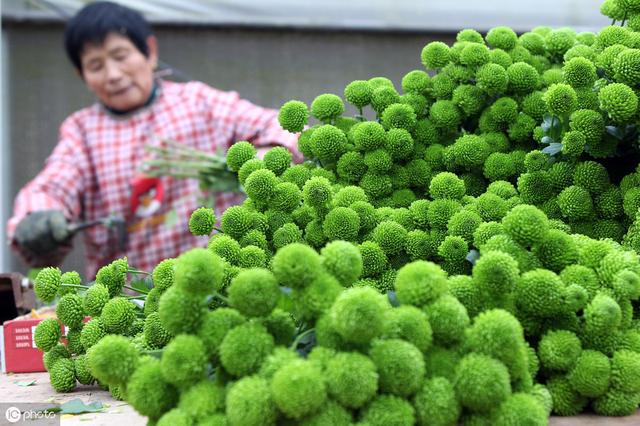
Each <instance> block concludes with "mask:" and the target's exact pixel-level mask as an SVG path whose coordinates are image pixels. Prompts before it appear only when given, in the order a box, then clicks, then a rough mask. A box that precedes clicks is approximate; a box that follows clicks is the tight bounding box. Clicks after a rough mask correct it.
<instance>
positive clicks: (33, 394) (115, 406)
mask: <svg viewBox="0 0 640 426" xmlns="http://www.w3.org/2000/svg"><path fill="white" fill-rule="evenodd" d="M31 380H36V383H35V385H32V386H18V385H17V384H16V383H15V382H23V381H27V382H28V381H31ZM74 398H80V399H81V400H82V401H83V402H85V403H89V402H92V401H100V402H102V403H103V404H106V405H108V407H106V408H105V409H104V411H103V412H99V413H87V414H79V415H76V416H72V415H65V416H62V418H61V423H62V424H63V425H65V426H67V425H78V426H87V425H99V426H102V425H104V426H111V425H114V424H117V425H126V426H145V425H146V424H147V419H146V417H142V416H141V415H139V414H138V413H137V412H136V411H135V410H134V409H133V408H132V407H131V406H130V405H129V404H127V403H125V402H123V401H116V400H115V399H113V398H112V397H111V394H109V392H107V391H103V390H101V389H100V388H99V387H97V386H84V385H79V386H78V387H77V388H76V390H75V391H73V392H71V393H56V392H55V391H54V390H53V388H52V387H51V385H50V384H49V374H48V373H27V374H9V375H7V374H0V402H55V403H63V402H66V401H69V400H72V399H74ZM0 419H1V420H4V413H0ZM0 424H2V422H1V421H0ZM36 424H37V423H36ZM549 425H551V426H640V410H638V411H637V412H636V414H635V415H633V416H628V417H601V416H596V415H588V414H585V415H580V416H574V417H557V416H553V417H551V419H550V421H549Z"/></svg>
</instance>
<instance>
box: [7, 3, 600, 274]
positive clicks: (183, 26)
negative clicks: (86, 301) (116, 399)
mask: <svg viewBox="0 0 640 426" xmlns="http://www.w3.org/2000/svg"><path fill="white" fill-rule="evenodd" d="M1 3H2V43H1V46H2V53H1V59H0V60H1V67H0V70H1V87H0V99H1V102H2V103H1V107H0V108H1V117H0V120H1V122H0V200H1V203H0V207H1V208H0V223H1V224H2V226H0V240H1V241H2V242H3V244H1V245H0V272H10V271H16V272H23V273H24V272H26V271H27V270H28V269H29V268H28V267H27V266H26V265H25V264H24V263H22V262H21V261H20V260H19V259H18V258H17V257H16V256H15V255H14V254H13V253H12V252H10V250H9V248H8V247H7V245H6V244H5V243H4V241H5V240H6V237H5V224H6V221H7V220H8V218H9V217H10V215H11V211H12V208H13V199H14V197H15V195H16V194H17V192H18V190H19V189H20V188H21V187H22V186H23V185H24V184H25V183H27V182H28V181H29V180H30V179H32V178H33V177H34V176H35V175H36V174H37V173H38V172H39V171H40V170H41V168H42V166H43V164H44V160H45V159H46V158H47V156H48V155H49V154H50V153H51V151H52V149H53V147H54V146H55V144H56V142H57V134H58V127H59V125H60V123H61V122H62V121H63V120H64V119H65V118H66V117H67V116H68V115H69V114H71V113H72V112H74V111H76V110H78V109H80V108H83V107H85V106H88V105H90V104H91V103H93V102H94V99H93V97H92V96H91V94H90V93H89V92H88V90H87V89H86V88H85V86H84V84H83V83H82V81H81V80H80V78H78V76H77V75H76V73H75V71H74V69H73V67H72V66H71V64H70V62H69V61H68V59H67V57H66V55H65V53H64V50H63V46H62V38H63V31H64V23H65V20H66V19H67V18H68V17H69V16H72V15H73V14H74V13H75V11H76V10H78V9H79V8H81V7H82V6H83V5H84V4H85V3H87V1H81V0H46V1H40V0H29V1H27V0H3V1H2V2H1ZM120 3H123V4H125V5H127V6H129V7H132V8H134V9H137V10H138V11H140V12H142V13H143V14H144V15H145V17H146V18H147V19H148V20H149V21H150V22H151V24H152V25H153V27H154V30H155V34H156V36H157V37H158V42H159V49H160V59H161V61H162V64H161V65H162V67H163V68H164V70H163V71H162V72H165V73H168V74H169V73H170V74H171V76H170V77H169V78H171V79H175V80H180V81H185V80H200V81H203V82H205V83H207V84H209V85H211V86H214V87H216V88H218V89H221V90H235V91H237V92H239V93H240V95H241V96H242V97H243V98H246V99H248V100H250V101H252V102H254V103H256V104H258V105H262V106H266V107H272V108H279V107H280V106H281V105H282V104H283V103H284V102H286V101H287V100H290V99H298V100H301V101H304V102H307V103H310V102H311V101H312V100H313V99H314V98H315V96H317V95H319V94H321V93H327V92H328V93H335V94H338V95H340V96H342V92H343V89H344V87H345V85H347V84H348V83H349V82H351V81H353V80H356V79H368V78H371V77H375V76H385V77H388V78H390V79H391V80H392V81H393V82H394V83H396V84H397V85H398V86H399V83H400V80H401V78H402V76H403V75H404V74H406V73H407V72H409V71H411V70H413V69H422V65H421V62H420V52H421V50H422V47H423V46H424V45H425V44H427V43H428V42H430V41H433V40H441V41H444V42H446V43H447V44H451V43H452V42H453V41H454V40H455V35H456V33H457V32H458V31H460V30H461V29H464V28H474V29H476V30H478V31H480V32H482V33H483V34H484V33H485V32H486V31H487V30H488V29H490V28H492V27H494V26H498V25H507V26H510V27H512V28H513V29H514V30H515V31H516V32H518V33H521V32H525V31H528V30H530V29H532V28H533V27H535V26H538V25H547V26H550V27H554V28H558V27H564V26H570V27H572V28H574V29H576V30H577V31H597V30H598V28H600V27H602V26H604V25H607V24H608V23H609V22H608V20H607V18H605V17H604V16H602V15H600V13H599V8H600V4H601V2H600V1H593V0H536V1H528V0H521V1H513V0H484V1H477V0H457V1H451V0H422V1H411V0H323V1H300V0H298V1H291V0H289V1H287V0H180V1H177V0H155V1H145V0H140V1H120ZM81 240H82V236H81V235H78V236H76V238H75V241H74V250H73V252H72V253H71V254H70V255H69V256H68V257H67V259H66V261H65V263H64V264H63V265H62V269H63V270H77V271H78V272H80V273H81V274H82V273H83V271H84V265H83V263H84V262H83V259H84V254H83V247H82V241H81ZM84 278H85V279H90V278H92V277H84Z"/></svg>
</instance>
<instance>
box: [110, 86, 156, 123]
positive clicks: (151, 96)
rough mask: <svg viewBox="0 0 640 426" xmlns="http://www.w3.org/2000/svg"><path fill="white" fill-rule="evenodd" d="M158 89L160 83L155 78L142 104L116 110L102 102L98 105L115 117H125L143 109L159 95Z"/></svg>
mask: <svg viewBox="0 0 640 426" xmlns="http://www.w3.org/2000/svg"><path fill="white" fill-rule="evenodd" d="M159 91H160V85H159V84H158V81H157V80H154V81H153V88H152V89H151V94H149V97H148V98H147V100H146V101H145V103H144V104H142V105H141V106H139V107H136V108H133V109H129V110H124V111H123V110H118V109H114V108H110V107H108V106H106V105H105V104H103V103H100V105H101V106H102V108H104V109H105V110H106V111H107V112H108V113H109V114H112V115H113V116H115V117H118V118H125V117H129V116H131V115H133V114H135V113H136V112H138V111H140V110H143V109H145V108H147V107H148V106H149V105H151V104H152V103H153V102H154V101H155V100H156V99H157V98H158V95H159V93H158V92H159Z"/></svg>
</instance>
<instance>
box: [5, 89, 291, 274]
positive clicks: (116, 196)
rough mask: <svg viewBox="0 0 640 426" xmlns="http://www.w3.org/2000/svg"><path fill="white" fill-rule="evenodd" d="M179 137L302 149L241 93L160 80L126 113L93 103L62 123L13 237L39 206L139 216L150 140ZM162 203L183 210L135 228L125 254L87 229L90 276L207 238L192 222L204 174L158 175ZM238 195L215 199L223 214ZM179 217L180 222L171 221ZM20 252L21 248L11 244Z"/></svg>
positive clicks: (101, 232)
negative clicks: (134, 209) (145, 101)
mask: <svg viewBox="0 0 640 426" xmlns="http://www.w3.org/2000/svg"><path fill="white" fill-rule="evenodd" d="M162 139H172V140H174V141H178V142H181V143H184V144H185V145H187V146H189V147H193V148H195V149H198V150H202V151H208V152H216V151H217V150H218V149H220V148H222V149H224V150H225V151H226V149H227V148H228V147H229V146H230V145H231V144H233V143H234V142H236V141H239V140H248V141H250V142H252V143H253V144H254V145H255V146H257V147H261V146H269V145H283V146H285V147H287V148H289V150H291V151H292V152H293V153H294V158H295V159H296V160H299V159H300V158H301V157H300V154H298V152H297V148H296V142H297V135H294V134H291V133H288V132H286V131H284V130H283V129H282V128H281V127H280V125H279V123H278V120H277V111H275V110H272V109H266V108H262V107H259V106H256V105H254V104H252V103H250V102H248V101H246V100H243V99H240V97H239V96H238V94H237V93H236V92H223V91H219V90H216V89H214V88H212V87H210V86H207V85H206V84H204V83H200V82H190V83H174V82H168V81H159V87H158V93H157V96H156V99H155V100H154V101H153V103H152V104H151V105H149V106H148V107H145V108H143V109H141V110H140V111H137V112H136V113H134V114H133V115H128V116H125V117H118V116H115V115H113V114H111V113H109V112H108V111H106V110H105V108H104V107H102V106H101V105H100V104H94V105H93V106H90V107H88V108H85V109H82V110H80V111H78V112H76V113H74V114H72V115H71V116H70V117H68V118H67V119H66V120H65V121H64V123H63V124H62V126H61V128H60V140H59V142H58V144H57V146H56V147H55V149H54V150H53V153H52V154H51V156H50V157H49V158H48V159H47V161H46V164H45V168H44V170H42V171H41V172H40V173H39V174H38V175H37V176H36V177H35V178H34V179H33V180H32V181H30V182H29V183H28V184H27V185H26V186H25V187H24V188H23V189H22V190H21V191H20V192H19V194H18V196H17V197H16V200H15V204H14V211H13V217H12V218H11V219H10V220H9V222H8V224H7V231H8V232H7V234H8V237H9V240H10V242H11V241H12V240H13V235H14V232H15V229H16V226H17V224H18V223H19V222H20V220H21V219H22V218H24V217H25V216H26V215H27V214H28V213H30V212H32V211H36V210H45V209H59V210H62V211H63V212H64V213H65V215H66V217H67V219H68V220H69V221H71V222H76V221H92V220H97V219H101V218H104V217H107V216H110V215H116V216H121V217H123V218H126V219H127V225H131V224H132V223H133V222H136V218H135V217H132V215H131V212H130V204H131V203H130V201H131V200H130V198H131V182H132V180H133V179H135V178H136V176H138V175H139V174H140V170H141V165H142V162H143V160H145V159H147V158H149V154H148V153H147V152H146V151H145V149H144V147H145V145H147V144H151V145H160V144H161V142H162ZM160 180H161V182H162V184H163V186H164V200H163V202H162V205H161V207H160V210H159V211H158V213H159V214H163V213H164V214H167V213H169V212H171V211H175V213H177V216H174V217H177V220H175V221H170V220H166V221H160V222H159V223H153V224H151V225H150V226H145V227H141V228H137V229H135V230H134V231H130V232H129V234H128V240H129V241H128V248H127V250H126V252H120V251H118V245H117V242H116V240H115V236H114V235H113V234H114V233H113V232H111V233H110V232H109V231H108V229H106V228H105V227H103V226H95V227H92V228H89V229H87V230H85V231H84V236H85V239H84V241H85V247H86V256H87V265H86V274H87V275H86V277H87V278H93V277H94V276H95V273H96V271H97V269H98V268H99V267H101V266H103V265H105V264H107V263H109V262H111V261H112V260H113V259H115V258H118V257H121V256H125V255H126V256H127V257H128V259H129V264H130V265H132V266H133V267H136V268H139V269H142V270H146V271H151V270H152V269H153V268H154V266H155V265H156V264H157V263H158V262H160V261H161V260H163V259H165V258H168V257H175V256H178V255H179V254H180V253H182V252H184V251H185V250H188V249H190V248H193V247H197V246H204V245H206V242H207V238H206V237H195V236H193V235H191V233H190V232H189V229H188V222H189V217H190V215H191V212H192V211H193V210H195V209H196V208H198V207H200V206H199V204H198V196H199V195H200V194H201V193H200V190H199V188H198V181H197V180H196V179H175V178H169V177H161V178H160ZM242 198H243V196H242V195H240V194H231V193H219V194H216V197H215V205H216V214H217V216H218V218H219V217H220V215H221V214H222V212H224V211H225V210H226V208H227V207H229V206H231V205H233V204H237V203H239V202H241V201H242ZM172 222H173V223H172ZM13 247H14V249H17V247H16V245H15V244H13Z"/></svg>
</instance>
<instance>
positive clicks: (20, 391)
mask: <svg viewBox="0 0 640 426" xmlns="http://www.w3.org/2000/svg"><path fill="white" fill-rule="evenodd" d="M32 380H35V381H36V383H35V384H34V385H31V386H19V385H17V384H16V382H30V381H32ZM75 398H80V399H81V400H82V402H84V403H89V402H93V401H100V402H102V404H103V405H104V406H105V408H104V410H103V411H101V412H97V413H85V414H78V415H63V416H62V417H61V419H60V420H61V424H62V425H65V426H67V425H83V426H87V425H100V426H102V425H104V426H108V425H109V426H110V425H114V424H119V425H126V426H145V425H146V424H147V418H146V417H143V416H141V415H140V414H138V413H137V412H136V411H135V410H134V409H133V407H131V406H130V405H129V404H127V403H126V402H124V401H117V400H115V399H113V397H112V396H111V394H110V393H109V392H108V391H104V390H102V389H100V388H99V387H98V386H85V385H78V387H77V388H76V389H75V390H74V391H73V392H69V393H57V392H56V391H54V390H53V388H52V387H51V384H50V383H49V373H23V374H0V402H3V403H4V402H18V403H20V402H38V403H43V402H47V403H63V402H67V401H70V400H72V399H75ZM18 408H20V407H18ZM0 419H2V420H4V413H0ZM0 424H1V422H0ZM36 424H37V422H36Z"/></svg>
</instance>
